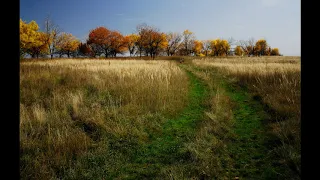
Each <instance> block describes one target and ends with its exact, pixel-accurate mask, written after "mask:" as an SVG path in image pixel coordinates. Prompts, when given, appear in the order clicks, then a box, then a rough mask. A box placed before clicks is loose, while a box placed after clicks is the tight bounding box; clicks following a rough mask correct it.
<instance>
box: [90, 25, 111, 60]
mask: <svg viewBox="0 0 320 180" xmlns="http://www.w3.org/2000/svg"><path fill="white" fill-rule="evenodd" d="M110 38H111V31H110V30H109V29H107V28H106V27H103V26H101V27H97V28H95V29H93V30H91V31H90V33H89V39H88V40H87V44H88V45H89V46H90V47H91V49H92V51H93V52H94V54H95V56H96V55H97V56H100V55H101V54H102V53H103V54H105V57H108V56H109V55H110V53H111V43H110Z"/></svg>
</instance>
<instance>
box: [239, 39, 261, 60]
mask: <svg viewBox="0 0 320 180" xmlns="http://www.w3.org/2000/svg"><path fill="white" fill-rule="evenodd" d="M255 43H256V41H255V39H254V38H249V40H247V41H246V40H240V41H238V43H237V44H238V46H240V47H241V49H242V50H243V52H245V54H246V55H248V56H250V55H254V53H255Z"/></svg>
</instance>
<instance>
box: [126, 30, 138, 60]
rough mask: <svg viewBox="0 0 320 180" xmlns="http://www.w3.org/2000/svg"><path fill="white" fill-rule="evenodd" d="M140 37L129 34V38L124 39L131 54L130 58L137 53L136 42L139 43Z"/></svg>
mask: <svg viewBox="0 0 320 180" xmlns="http://www.w3.org/2000/svg"><path fill="white" fill-rule="evenodd" d="M138 38H139V36H138V35H137V34H129V35H127V36H125V37H124V44H125V45H126V46H127V48H128V50H129V53H130V57H131V55H132V54H134V53H135V50H136V46H135V44H136V42H137V41H138Z"/></svg>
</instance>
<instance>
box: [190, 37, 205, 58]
mask: <svg viewBox="0 0 320 180" xmlns="http://www.w3.org/2000/svg"><path fill="white" fill-rule="evenodd" d="M202 49H203V44H202V42H201V41H198V40H194V41H193V46H192V52H193V53H194V55H196V56H200V54H201V50H202Z"/></svg>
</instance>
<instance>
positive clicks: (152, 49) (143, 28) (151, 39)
mask: <svg viewBox="0 0 320 180" xmlns="http://www.w3.org/2000/svg"><path fill="white" fill-rule="evenodd" d="M137 32H138V35H139V37H138V41H137V43H136V45H137V47H138V51H139V52H140V57H141V53H142V51H144V52H145V53H146V55H147V56H148V54H150V56H151V58H152V59H155V56H156V55H157V54H158V53H159V52H160V50H161V49H163V48H164V46H165V43H166V35H165V33H162V32H160V30H159V29H158V28H155V27H152V26H149V25H147V24H145V23H144V24H140V25H138V26H137Z"/></svg>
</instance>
